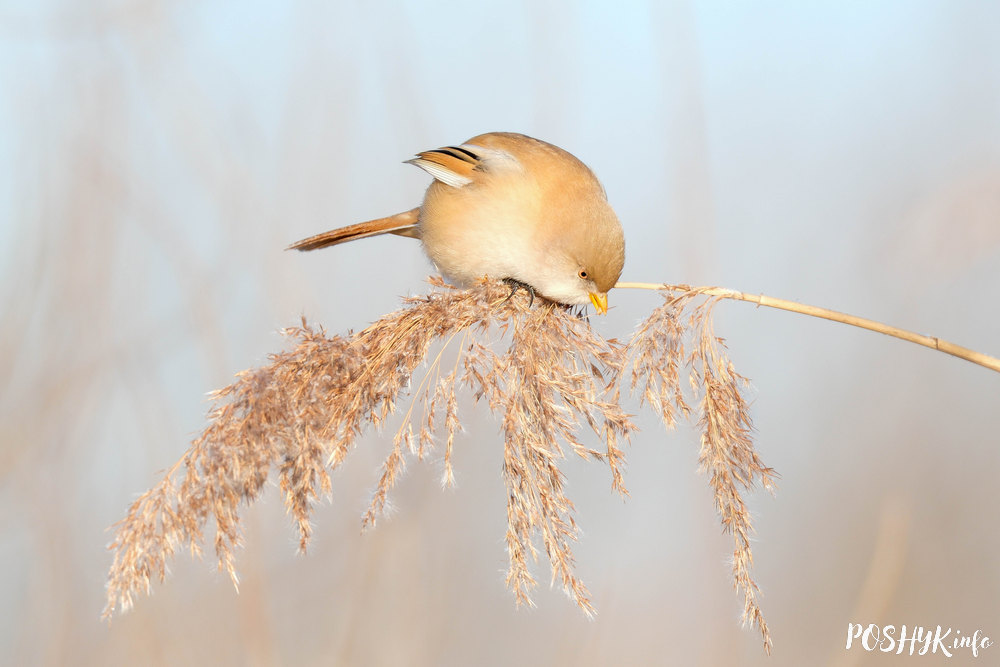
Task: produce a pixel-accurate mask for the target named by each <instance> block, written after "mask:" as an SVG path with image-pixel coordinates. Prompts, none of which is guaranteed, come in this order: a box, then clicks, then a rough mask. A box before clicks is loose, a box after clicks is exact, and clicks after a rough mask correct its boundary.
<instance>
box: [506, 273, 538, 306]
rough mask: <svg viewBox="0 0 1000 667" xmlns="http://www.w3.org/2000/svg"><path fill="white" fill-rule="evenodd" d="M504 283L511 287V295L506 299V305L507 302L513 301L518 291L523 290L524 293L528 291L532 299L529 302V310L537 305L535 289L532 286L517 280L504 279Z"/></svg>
mask: <svg viewBox="0 0 1000 667" xmlns="http://www.w3.org/2000/svg"><path fill="white" fill-rule="evenodd" d="M503 281H504V283H506V284H507V285H510V294H508V295H507V298H506V299H504V303H506V302H508V301H510V300H511V299H513V298H514V295H515V294H517V290H519V289H523V290H524V291H526V292H527V293H528V296H529V297H530V299H529V300H528V308H531V306H532V305H533V304H534V303H535V288H534V287H532V286H531V285H529V284H528V283H526V282H522V281H520V280H517V279H516V278H504V279H503Z"/></svg>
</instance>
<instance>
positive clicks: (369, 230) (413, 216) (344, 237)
mask: <svg viewBox="0 0 1000 667" xmlns="http://www.w3.org/2000/svg"><path fill="white" fill-rule="evenodd" d="M419 216H420V209H419V208H414V209H410V210H409V211H406V212H404V213H397V214H396V215H390V216H389V217H388V218H379V219H378V220H368V221H367V222H359V223H358V224H356V225H349V226H347V227H341V228H340V229H331V230H330V231H328V232H323V233H322V234H317V235H316V236H310V237H309V238H307V239H302V240H301V241H296V242H295V243H293V244H292V245H290V246H288V248H287V249H288V250H318V249H319V248H325V247H327V246H331V245H337V244H338V243H347V242H348V241H355V240H357V239H363V238H365V237H368V236H378V235H379V234H397V235H399V236H409V237H411V238H420V229H419V228H418V227H417V219H418V218H419Z"/></svg>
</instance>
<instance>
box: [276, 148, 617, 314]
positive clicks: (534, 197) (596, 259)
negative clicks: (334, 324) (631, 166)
mask: <svg viewBox="0 0 1000 667" xmlns="http://www.w3.org/2000/svg"><path fill="white" fill-rule="evenodd" d="M407 162H409V163H410V164H414V165H416V166H418V167H420V168H421V169H423V170H424V171H426V172H427V173H429V174H430V175H431V176H433V177H434V182H433V183H431V185H430V187H428V188H427V193H426V195H425V196H424V203H423V205H422V206H420V208H415V209H412V210H409V211H406V212H405V213H399V214H396V215H393V216H390V217H388V218H379V219H378V220H370V221H368V222H361V223H358V224H356V225H351V226H349V227H342V228H340V229H334V230H332V231H329V232H324V233H322V234H317V235H316V236H311V237H309V238H307V239H303V240H301V241H299V242H298V243H294V244H292V245H291V246H289V248H295V249H298V250H315V249H317V248H324V247H326V246H329V245H335V244H338V243H344V242H346V241H353V240H355V239H360V238H365V237H366V236H375V235H378V234H398V235H400V236H409V237H413V238H418V239H420V240H421V241H422V242H423V246H424V251H425V252H426V253H427V256H428V257H430V259H431V261H432V262H434V264H435V265H436V266H437V268H438V270H440V271H441V273H442V274H444V276H445V277H446V278H448V279H449V280H451V281H452V282H454V283H457V284H459V285H464V286H467V285H471V284H474V283H476V282H477V281H479V280H481V279H482V278H483V277H484V276H489V277H491V278H497V279H504V280H506V281H508V282H510V283H511V284H513V285H515V289H516V286H523V287H525V288H527V289H528V290H529V291H530V292H531V293H532V295H534V293H535V292H537V293H538V294H541V295H542V296H545V297H547V298H549V299H551V300H553V301H557V302H559V303H563V304H586V303H588V302H589V303H592V304H593V305H594V308H595V309H596V310H597V312H599V313H602V314H603V313H606V312H607V310H608V290H609V289H611V288H612V287H614V285H615V283H616V282H617V281H618V277H619V276H620V275H621V272H622V266H623V265H624V263H625V237H624V234H623V233H622V226H621V223H619V222H618V217H617V216H616V215H615V212H614V211H613V210H612V209H611V206H610V205H609V204H608V200H607V196H606V195H605V192H604V188H603V187H602V186H601V184H600V182H599V181H598V180H597V177H596V176H594V174H593V172H591V171H590V169H588V168H587V166H586V165H585V164H583V163H582V162H581V161H580V160H578V159H577V158H576V157H574V156H573V155H571V154H569V153H568V152H566V151H564V150H562V149H561V148H558V147H556V146H553V145H552V144H549V143H546V142H544V141H540V140H538V139H533V138H531V137H527V136H525V135H523V134H514V133H511V132H490V133H489V134H481V135H479V136H478V137H473V138H472V139H469V140H468V141H467V142H465V143H464V144H462V145H461V146H448V147H445V148H438V149H435V150H430V151H426V152H423V153H419V154H418V155H417V157H415V158H413V159H412V160H407Z"/></svg>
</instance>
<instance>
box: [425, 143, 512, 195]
mask: <svg viewBox="0 0 1000 667" xmlns="http://www.w3.org/2000/svg"><path fill="white" fill-rule="evenodd" d="M406 162H407V163H408V164H412V165H416V166H418V167H420V168H421V169H423V170H424V171H426V172H427V173H428V174H430V175H431V176H433V177H434V178H435V179H437V180H439V181H441V182H442V183H444V184H445V185H450V186H451V187H453V188H461V187H464V186H466V185H468V184H469V183H472V182H473V181H475V180H476V178H477V175H478V174H481V173H484V172H489V171H496V170H501V169H507V168H518V169H519V168H520V163H519V162H518V161H517V158H515V157H514V156H513V155H511V154H510V153H508V152H507V151H503V150H499V149H496V148H486V147H484V146H476V145H474V144H462V145H461V146H445V147H444V148H435V149H434V150H430V151H424V152H423V153H417V157H415V158H413V159H412V160H407V161H406Z"/></svg>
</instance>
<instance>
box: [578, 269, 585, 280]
mask: <svg viewBox="0 0 1000 667" xmlns="http://www.w3.org/2000/svg"><path fill="white" fill-rule="evenodd" d="M579 275H580V277H581V278H583V279H584V280H586V279H587V272H586V271H584V270H583V269H580V274H579Z"/></svg>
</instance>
